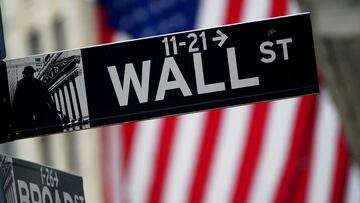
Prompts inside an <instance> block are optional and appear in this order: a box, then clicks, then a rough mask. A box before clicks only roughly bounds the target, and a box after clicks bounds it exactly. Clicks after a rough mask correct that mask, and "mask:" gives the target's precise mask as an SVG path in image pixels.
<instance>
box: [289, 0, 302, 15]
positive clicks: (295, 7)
mask: <svg viewBox="0 0 360 203" xmlns="http://www.w3.org/2000/svg"><path fill="white" fill-rule="evenodd" d="M287 2H288V4H287V12H286V13H287V14H289V15H290V14H296V13H300V12H301V10H300V7H299V4H298V3H297V2H296V1H295V0H288V1H287Z"/></svg>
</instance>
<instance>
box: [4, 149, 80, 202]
mask: <svg viewBox="0 0 360 203" xmlns="http://www.w3.org/2000/svg"><path fill="white" fill-rule="evenodd" d="M0 202H3V203H17V202H20V203H25V202H26V203H39V202H54V203H55V202H56V203H85V196H84V189H83V181H82V178H81V177H80V176H76V175H72V174H69V173H65V172H63V171H59V170H56V169H53V168H50V167H47V166H42V165H39V164H35V163H31V162H28V161H24V160H20V159H16V158H12V157H10V156H7V155H3V154H0Z"/></svg>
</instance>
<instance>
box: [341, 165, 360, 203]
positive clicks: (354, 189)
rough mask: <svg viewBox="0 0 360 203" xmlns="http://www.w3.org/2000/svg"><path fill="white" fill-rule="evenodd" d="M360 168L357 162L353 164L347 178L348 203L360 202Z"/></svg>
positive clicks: (346, 197)
mask: <svg viewBox="0 0 360 203" xmlns="http://www.w3.org/2000/svg"><path fill="white" fill-rule="evenodd" d="M359 173H360V170H359V167H358V166H357V165H356V163H353V164H351V166H350V171H349V176H348V178H347V181H346V182H347V184H345V185H346V186H347V188H346V189H347V191H346V196H345V202H346V203H354V202H360V192H359V191H360V174H359Z"/></svg>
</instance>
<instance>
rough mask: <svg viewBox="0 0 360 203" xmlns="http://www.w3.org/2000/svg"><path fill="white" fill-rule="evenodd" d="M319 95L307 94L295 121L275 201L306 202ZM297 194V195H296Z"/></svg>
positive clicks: (302, 99)
mask: <svg viewBox="0 0 360 203" xmlns="http://www.w3.org/2000/svg"><path fill="white" fill-rule="evenodd" d="M316 114H317V97H316V96H305V97H302V98H301V99H300V105H299V108H298V111H297V116H296V119H295V123H294V131H293V135H292V140H291V145H290V148H289V153H288V158H287V161H286V164H285V167H284V171H283V176H282V178H281V180H280V183H279V186H278V190H277V192H276V195H275V199H274V202H279V203H280V202H304V201H305V196H306V194H305V193H306V190H305V188H306V185H307V182H308V181H307V180H308V175H309V169H310V164H311V157H312V146H313V143H314V127H315V122H316ZM295 194H296V195H295Z"/></svg>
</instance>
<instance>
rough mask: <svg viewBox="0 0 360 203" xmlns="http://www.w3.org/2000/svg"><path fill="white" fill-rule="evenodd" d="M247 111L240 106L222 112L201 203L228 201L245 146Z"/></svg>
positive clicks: (248, 113)
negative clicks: (203, 197) (216, 142)
mask: <svg viewBox="0 0 360 203" xmlns="http://www.w3.org/2000/svg"><path fill="white" fill-rule="evenodd" d="M251 108H252V106H240V107H235V108H230V109H226V110H224V111H225V112H224V113H225V114H224V118H223V124H222V126H221V128H220V134H219V138H218V144H217V145H216V149H215V154H214V161H213V163H212V167H211V171H210V176H209V182H208V184H207V188H206V193H205V201H204V202H207V203H218V202H230V201H231V195H232V191H233V187H234V184H235V180H236V177H237V172H238V170H237V169H238V168H237V167H238V166H239V162H241V156H242V155H243V150H244V144H245V143H246V135H247V131H248V127H249V120H250V119H249V117H250V109H251Z"/></svg>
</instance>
